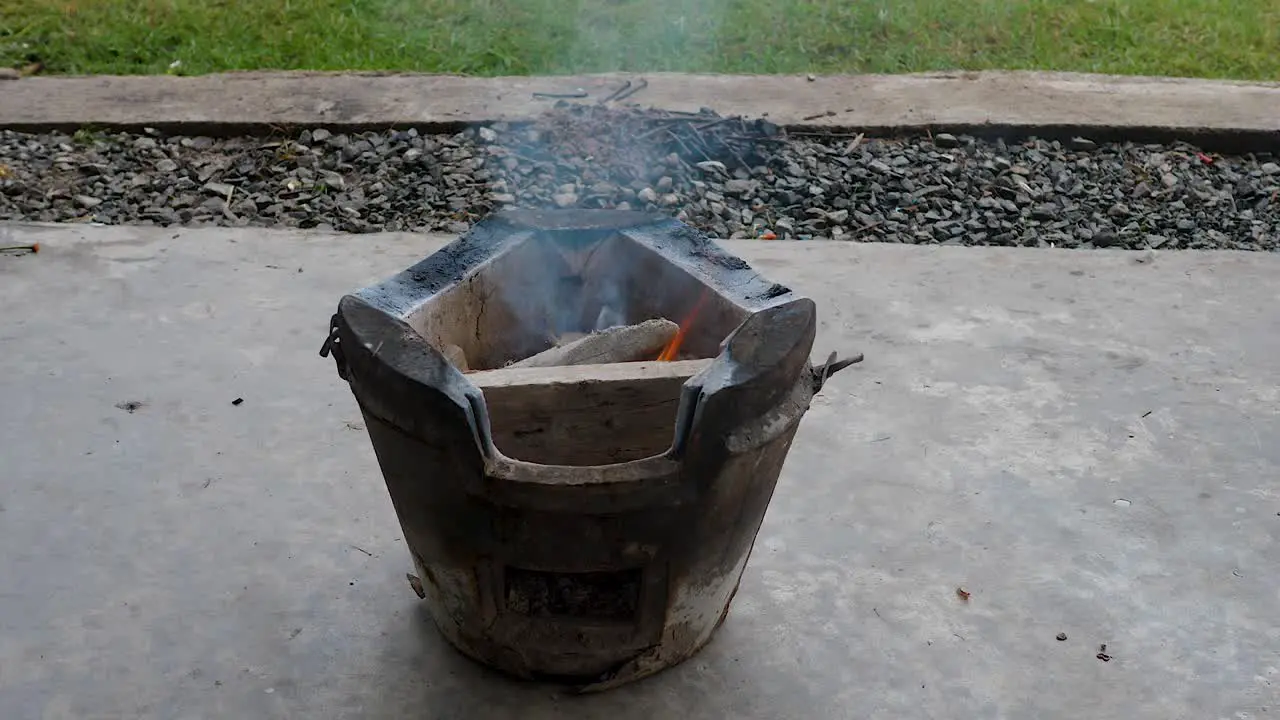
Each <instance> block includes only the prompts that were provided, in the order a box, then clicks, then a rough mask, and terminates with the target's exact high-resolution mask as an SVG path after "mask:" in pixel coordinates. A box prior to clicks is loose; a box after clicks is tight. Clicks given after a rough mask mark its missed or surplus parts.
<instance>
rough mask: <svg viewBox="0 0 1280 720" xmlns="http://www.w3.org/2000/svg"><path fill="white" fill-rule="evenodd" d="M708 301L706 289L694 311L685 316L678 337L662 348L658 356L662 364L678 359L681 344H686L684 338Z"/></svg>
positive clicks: (677, 333)
mask: <svg viewBox="0 0 1280 720" xmlns="http://www.w3.org/2000/svg"><path fill="white" fill-rule="evenodd" d="M706 301H707V291H706V290H705V289H704V290H703V291H702V294H701V295H699V296H698V302H696V303H694V305H693V309H692V310H690V311H689V314H688V315H687V316H685V319H684V320H683V321H682V322H681V323H680V329H679V330H678V331H677V332H676V336H675V337H673V338H671V342H669V343H667V346H666V347H664V348H662V352H661V353H659V354H658V360H659V361H661V362H670V361H672V360H675V359H676V353H678V352H680V344H681V343H683V342H684V336H685V335H687V334H688V333H689V328H690V327H691V326H692V325H693V321H694V319H695V318H697V317H698V311H699V310H701V309H702V305H703V304H704V303H706Z"/></svg>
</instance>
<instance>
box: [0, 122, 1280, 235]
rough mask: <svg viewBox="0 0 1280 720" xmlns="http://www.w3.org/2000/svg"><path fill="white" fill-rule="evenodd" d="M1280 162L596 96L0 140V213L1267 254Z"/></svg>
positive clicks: (4, 216) (1276, 213)
mask: <svg viewBox="0 0 1280 720" xmlns="http://www.w3.org/2000/svg"><path fill="white" fill-rule="evenodd" d="M1278 201H1280V158H1276V157H1271V156H1262V155H1259V156H1221V155H1210V154H1205V153H1202V152H1200V151H1198V150H1197V149H1196V148H1195V147H1192V146H1190V145H1185V144H1175V145H1135V144H1107V143H1095V142H1093V141H1091V140H1089V139H1087V138H1077V139H1075V140H1073V141H1071V142H1068V143H1059V142H1049V141H1043V140H1031V141H1028V142H1020V143H1017V144H1012V143H1011V144H1008V145H1006V144H1005V143H1003V142H994V143H991V142H985V141H979V140H975V139H973V138H968V137H964V136H959V137H957V136H953V135H948V134H939V135H937V136H935V137H933V138H913V139H895V140H885V139H875V138H863V137H861V136H857V135H851V134H845V135H840V136H831V135H823V136H803V135H796V134H794V133H793V134H791V135H789V136H787V135H785V133H783V132H782V131H780V130H779V129H778V128H776V127H774V126H772V125H770V124H769V123H767V121H760V120H757V121H744V120H740V119H738V118H720V117H719V116H716V115H714V114H711V113H709V112H704V113H703V114H700V115H694V116H689V115H676V114H672V113H662V112H656V111H649V112H641V111H637V110H613V109H606V108H599V107H593V106H586V107H583V106H572V107H566V108H560V109H558V110H556V111H555V112H553V113H550V114H548V115H547V116H546V117H545V118H544V119H543V120H541V121H539V122H538V123H534V124H532V125H526V126H519V127H509V126H505V125H501V124H499V125H493V126H489V127H483V128H473V129H471V130H468V131H467V132H464V133H459V134H455V135H420V134H419V133H418V132H416V131H414V130H409V131H389V132H382V133H363V134H359V135H344V134H335V133H330V132H329V131H326V130H320V129H317V130H311V131H304V132H302V133H301V134H300V135H298V136H297V137H294V138H289V139H285V138H274V139H263V138H235V139H229V140H214V139H211V138H201V137H163V136H161V135H160V134H158V133H145V134H140V135H131V134H90V133H83V132H82V133H79V134H77V135H76V136H74V137H69V136H60V135H24V134H18V133H13V132H3V133H0V220H29V221H56V222H77V221H78V222H101V223H126V222H127V223H154V224H162V225H169V224H189V225H202V224H218V225H237V226H244V225H257V226H299V227H328V228H333V229H338V230H345V231H351V232H364V231H374V230H443V231H449V232H460V231H462V230H464V229H465V228H466V227H468V226H469V224H470V223H472V222H474V221H476V220H477V219H479V218H480V217H482V216H484V215H485V214H487V213H488V212H490V211H491V210H493V209H495V208H498V207H502V206H507V205H521V206H552V207H575V206H581V207H631V208H647V209H651V210H656V211H659V212H664V213H667V214H670V215H675V216H677V217H680V218H681V219H683V220H685V221H687V222H689V223H690V224H692V225H695V226H697V227H700V228H702V229H704V230H706V231H708V232H710V233H711V234H713V235H715V236H718V237H738V238H741V237H747V238H750V237H772V236H776V237H778V238H780V239H796V240H804V239H810V238H835V239H843V240H863V241H883V242H897V243H928V244H957V245H1026V246H1042V247H1047V246H1057V247H1123V248H1135V249H1139V248H1161V249H1170V248H1236V249H1248V250H1273V251H1274V250H1277V249H1280V202H1278Z"/></svg>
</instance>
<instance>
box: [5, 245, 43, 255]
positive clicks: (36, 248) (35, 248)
mask: <svg viewBox="0 0 1280 720" xmlns="http://www.w3.org/2000/svg"><path fill="white" fill-rule="evenodd" d="M0 252H29V253H38V252H40V243H31V244H30V245H7V246H5V247H0Z"/></svg>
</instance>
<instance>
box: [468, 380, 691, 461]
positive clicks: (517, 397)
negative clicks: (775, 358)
mask: <svg viewBox="0 0 1280 720" xmlns="http://www.w3.org/2000/svg"><path fill="white" fill-rule="evenodd" d="M711 362H712V360H711V359H705V360H677V361H674V362H656V361H650V362H634V363H613V364H609V365H572V366H559V367H546V368H505V369H502V370H484V371H480V372H476V373H472V374H470V375H468V376H467V379H468V380H470V381H471V382H472V383H475V385H476V386H477V387H479V388H480V389H481V390H482V391H483V392H484V399H485V404H486V405H487V406H488V409H489V424H490V428H491V429H492V431H493V438H494V444H495V445H496V446H497V448H498V450H499V451H501V452H502V454H504V455H506V456H508V457H511V458H515V459H517V460H525V461H528V462H536V463H547V464H556V465H606V464H610V463H618V462H627V461H630V460H638V459H640V458H645V457H649V456H652V455H658V454H660V453H662V452H664V451H665V450H666V449H667V448H668V447H669V446H670V444H671V439H672V437H673V434H674V432H675V419H676V409H677V407H678V406H679V403H680V388H681V386H682V385H684V382H685V381H686V380H688V379H689V378H690V377H692V376H693V375H696V374H697V373H698V372H700V371H701V370H702V369H703V368H705V367H707V366H708V365H710V364H711Z"/></svg>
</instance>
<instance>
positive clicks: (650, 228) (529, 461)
mask: <svg viewBox="0 0 1280 720" xmlns="http://www.w3.org/2000/svg"><path fill="white" fill-rule="evenodd" d="M698 305H700V306H701V308H702V309H701V310H700V311H699V313H698V315H697V317H695V318H692V319H691V320H692V323H691V327H690V332H689V334H688V338H687V340H686V343H687V346H688V348H687V352H688V353H689V354H691V355H692V356H693V357H695V358H704V360H703V361H702V362H701V364H698V365H697V367H696V371H693V370H691V371H689V372H686V373H684V374H681V373H680V372H675V371H674V370H672V371H670V372H668V371H666V370H663V369H661V368H658V370H659V371H660V373H659V374H660V375H661V376H660V377H654V376H653V375H652V371H653V370H654V368H652V367H649V368H647V369H646V370H645V373H640V372H639V370H634V369H633V368H632V367H631V365H632V364H627V367H623V366H622V365H619V366H614V367H606V366H594V367H586V368H584V369H582V371H581V372H582V374H583V378H584V379H581V380H577V381H574V382H565V381H556V382H548V383H540V382H539V381H538V379H537V376H536V374H535V375H534V376H532V379H530V378H528V377H526V378H525V379H524V380H522V381H520V382H516V383H514V385H513V384H512V383H510V382H508V381H507V380H503V381H501V382H499V381H497V380H495V379H494V378H502V377H504V375H503V373H506V374H507V375H509V374H510V373H512V372H514V371H513V370H506V371H497V372H496V373H495V372H494V371H486V369H496V368H501V367H502V366H503V365H504V364H505V363H508V362H510V361H511V360H513V359H518V358H520V357H524V356H527V355H529V354H530V353H533V352H537V351H539V350H541V349H543V348H544V347H545V346H546V345H547V343H548V337H553V336H554V335H555V334H556V333H558V332H564V331H583V330H590V328H591V324H592V323H593V322H599V319H600V318H601V316H602V315H609V314H613V315H617V316H619V317H620V318H621V319H623V320H625V321H626V322H638V321H640V320H643V319H646V318H649V317H668V318H672V319H679V318H682V317H684V316H686V315H688V314H689V312H690V308H691V307H693V306H698ZM815 328H816V311H815V307H814V304H813V302H812V301H811V300H809V299H807V298H804V297H800V296H798V295H796V294H795V293H793V292H792V291H791V290H790V289H788V288H786V287H783V286H781V285H778V284H776V283H772V282H770V281H768V280H766V279H764V278H763V277H761V276H760V275H758V274H757V273H756V272H755V271H753V270H752V269H751V268H750V267H749V266H747V264H746V263H745V262H743V261H742V260H740V259H739V258H737V257H735V256H733V255H730V254H728V253H726V252H725V251H724V250H723V249H721V248H720V247H719V246H718V245H716V244H715V243H713V242H712V241H710V240H709V239H707V238H706V237H704V236H703V235H701V234H699V233H698V232H696V231H694V230H692V229H691V228H688V227H687V226H684V225H682V224H681V223H678V222H676V221H674V220H669V219H662V218H654V217H652V216H648V215H643V214H639V213H627V212H613V211H581V210H574V211H559V212H556V211H552V212H540V213H539V212H510V213H504V214H499V215H496V216H493V217H491V218H489V219H487V220H486V221H484V222H482V223H480V224H479V225H477V226H476V227H475V228H473V229H472V230H471V231H470V232H469V233H468V234H466V235H464V236H463V237H461V238H459V239H458V240H457V241H455V242H453V243H452V244H450V245H449V246H447V247H446V248H444V249H442V250H441V251H439V252H437V253H435V254H433V255H431V256H430V257H428V258H426V259H425V260H423V261H422V262H420V263H418V264H416V265H414V266H412V267H410V268H408V269H407V270H405V271H404V272H401V273H399V274H398V275H396V276H394V277H392V278H389V279H388V280H386V281H384V282H382V283H380V284H378V285H375V286H371V287H368V288H365V289H362V290H359V291H357V292H355V293H352V294H350V295H348V296H346V297H344V298H342V300H341V302H340V304H339V308H338V312H337V314H336V315H334V317H333V321H332V323H331V328H330V336H329V338H328V341H327V343H326V350H327V351H330V352H332V354H333V355H334V359H335V361H336V362H337V365H338V371H339V374H340V375H341V376H342V377H343V378H344V379H346V380H347V381H348V382H349V384H350V387H351V390H352V392H353V393H354V395H355V397H356V399H357V400H358V402H359V404H360V407H361V410H362V412H363V414H364V418H365V421H366V423H367V427H368V431H369V437H370V440H371V441H372V443H373V446H374V449H375V451H376V453H377V457H378V461H379V464H380V466H381V470H382V474H383V477H384V479H385V482H386V487H387V490H388V491H389V493H390V496H391V500H392V503H393V504H394V506H395V510H396V513H397V516H398V518H399V520H400V523H401V526H402V528H403V531H404V538H405V540H406V542H407V545H408V547H409V550H410V552H411V554H412V558H413V564H414V566H415V569H416V575H417V577H418V578H419V579H420V588H418V589H419V590H420V594H422V596H423V597H424V599H425V601H426V602H427V603H429V606H430V611H431V614H432V616H433V618H434V619H435V621H436V624H437V625H438V627H439V628H440V631H441V632H442V634H443V635H444V636H445V637H446V638H447V639H448V641H449V642H450V643H452V644H453V645H454V646H455V647H457V648H458V649H459V650H461V651H462V652H463V653H465V654H467V655H469V656H471V657H472V658H474V659H476V660H479V661H481V662H483V663H485V664H487V665H490V666H493V667H496V668H499V669H501V670H504V671H506V672H508V673H512V674H514V675H517V676H521V677H528V678H547V679H555V680H560V681H565V682H570V683H574V684H578V685H580V686H583V687H584V688H587V689H604V688H608V687H612V686H616V685H618V684H621V683H625V682H628V681H630V680H634V679H637V678H640V677H643V676H645V675H649V674H651V673H653V672H656V671H658V670H661V669H663V668H665V667H668V666H670V665H673V664H675V663H678V662H680V661H682V660H684V659H686V658H688V657H689V656H691V655H692V654H694V653H695V652H697V650H698V649H699V648H701V647H702V646H703V645H704V644H706V643H707V642H708V641H709V640H710V638H711V636H712V633H713V632H714V631H715V629H716V628H717V627H718V626H719V625H720V623H721V622H723V621H724V619H725V616H726V614H727V612H728V609H729V605H730V602H731V601H732V599H733V596H734V593H735V592H736V591H737V587H738V582H739V579H740V578H741V576H742V572H743V569H744V567H745V565H746V563H747V559H748V557H749V556H750V554H751V549H752V545H753V543H754V540H755V537H756V534H757V532H758V530H759V528H760V524H761V522H762V520H763V518H764V514H765V510H766V508H767V506H768V504H769V501H770V499H771V497H772V495H773V491H774V487H775V484H776V482H777V480H778V476H779V473H780V472H781V470H782V466H783V462H784V460H785V458H786V455H787V451H788V449H789V448H790V445H791V441H792V438H793V436H794V435H795V432H796V428H797V426H798V425H799V422H800V419H801V417H802V415H803V414H804V412H805V411H806V410H807V408H808V406H809V402H810V400H811V398H812V397H813V395H814V393H816V392H817V391H818V390H819V389H820V387H821V385H822V382H823V381H824V380H825V379H826V374H827V372H826V371H825V370H823V369H819V370H816V371H815V370H814V368H813V367H812V366H811V365H810V362H809V354H810V350H811V348H812V345H813V341H814V334H815ZM448 345H453V346H456V347H458V348H460V349H461V350H462V351H463V352H464V353H465V355H466V357H467V358H469V362H470V364H471V366H472V369H476V368H479V369H480V370H482V372H479V373H475V374H470V375H469V374H464V373H463V372H461V371H460V370H459V368H458V367H456V366H455V365H454V364H452V363H451V362H450V361H449V360H448V359H446V357H445V355H444V354H443V353H442V352H441V350H440V348H442V347H445V346H448ZM688 364H689V363H685V364H684V365H688ZM635 367H636V368H639V367H640V364H636V365H635ZM672 367H673V368H674V366H672ZM606 371H607V372H606ZM628 373H638V374H637V375H636V377H635V378H633V379H631V380H628V377H629V375H628ZM593 374H594V375H598V376H599V377H594V378H593V377H592V376H593ZM685 375H687V377H686V376H685ZM606 376H607V377H606ZM481 377H484V378H489V380H484V381H482V380H481V379H480V378H481ZM513 388H514V389H513Z"/></svg>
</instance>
